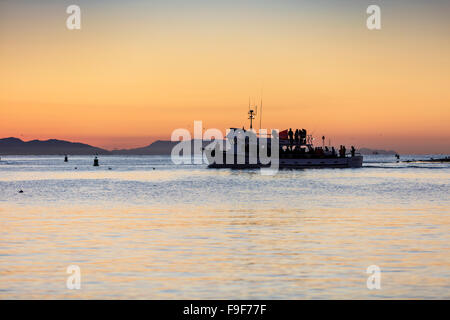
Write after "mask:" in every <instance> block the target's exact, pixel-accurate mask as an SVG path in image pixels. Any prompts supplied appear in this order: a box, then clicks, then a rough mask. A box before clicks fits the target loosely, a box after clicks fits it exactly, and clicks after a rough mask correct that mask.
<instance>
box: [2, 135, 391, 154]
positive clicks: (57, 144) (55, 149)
mask: <svg viewBox="0 0 450 320" xmlns="http://www.w3.org/2000/svg"><path fill="white" fill-rule="evenodd" d="M177 143H178V142H173V141H165V140H157V141H155V142H153V143H152V144H150V145H148V146H146V147H142V148H135V149H120V150H112V151H109V150H105V149H102V148H97V147H93V146H91V145H88V144H85V143H79V142H69V141H64V140H56V139H51V140H45V141H42V140H32V141H27V142H25V141H22V140H20V139H18V138H5V139H0V155H56V154H57V155H63V154H68V155H93V154H98V155H170V153H171V151H172V148H173V147H174V146H175V145H176V144H177ZM209 143H210V142H209V141H203V143H202V145H203V146H205V145H207V144H209ZM358 151H359V152H360V153H361V154H396V152H395V151H392V150H390V151H386V150H374V149H368V148H361V149H359V150H358Z"/></svg>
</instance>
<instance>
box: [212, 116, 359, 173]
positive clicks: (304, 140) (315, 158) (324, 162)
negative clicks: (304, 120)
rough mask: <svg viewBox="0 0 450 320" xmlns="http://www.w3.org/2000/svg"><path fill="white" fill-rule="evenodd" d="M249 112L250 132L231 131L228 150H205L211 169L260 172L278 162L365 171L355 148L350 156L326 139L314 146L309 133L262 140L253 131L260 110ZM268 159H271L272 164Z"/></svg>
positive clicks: (275, 134)
mask: <svg viewBox="0 0 450 320" xmlns="http://www.w3.org/2000/svg"><path fill="white" fill-rule="evenodd" d="M249 109H250V110H249V119H250V129H249V130H246V129H244V128H242V129H238V128H230V129H229V132H228V134H227V137H226V138H227V141H228V143H225V144H226V145H228V148H225V149H224V148H218V147H217V144H216V145H214V146H213V147H210V149H209V150H208V149H205V151H207V152H205V154H206V159H207V160H208V167H209V168H216V169H221V168H229V169H258V168H264V167H270V166H271V165H273V163H271V161H276V162H277V166H278V168H279V169H305V168H360V167H362V164H363V156H362V155H360V154H359V153H357V152H356V150H355V148H354V147H353V146H352V147H351V150H350V152H347V150H346V148H345V146H340V148H339V150H336V149H335V148H334V147H332V146H326V145H325V137H322V146H320V147H317V146H314V144H313V140H314V139H313V137H312V135H309V134H307V131H306V130H305V129H301V130H300V129H296V130H295V132H294V131H293V130H292V129H287V130H284V131H281V132H279V133H278V132H276V131H273V132H272V134H271V135H270V136H261V135H259V136H258V135H257V134H256V132H255V131H254V130H253V119H255V110H257V109H256V108H255V109H252V108H249ZM272 141H274V142H276V146H275V143H272ZM272 145H274V147H273V148H272ZM264 149H267V150H264ZM273 149H275V150H273ZM273 152H278V157H272V153H273ZM268 158H271V160H270V161H269V162H268V161H267V159H268Z"/></svg>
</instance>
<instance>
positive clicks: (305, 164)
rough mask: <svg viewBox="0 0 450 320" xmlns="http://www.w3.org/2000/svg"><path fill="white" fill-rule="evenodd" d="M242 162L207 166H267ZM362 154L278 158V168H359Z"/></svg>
mask: <svg viewBox="0 0 450 320" xmlns="http://www.w3.org/2000/svg"><path fill="white" fill-rule="evenodd" d="M245 162H246V163H244V164H238V163H222V164H220V163H215V162H214V163H210V164H209V165H208V167H209V168H215V169H222V168H228V169H258V168H264V167H269V166H270V165H263V164H261V163H255V164H250V163H249V161H248V159H247V161H245ZM362 164H363V156H354V157H343V158H316V159H279V166H278V168H279V169H307V168H360V167H362Z"/></svg>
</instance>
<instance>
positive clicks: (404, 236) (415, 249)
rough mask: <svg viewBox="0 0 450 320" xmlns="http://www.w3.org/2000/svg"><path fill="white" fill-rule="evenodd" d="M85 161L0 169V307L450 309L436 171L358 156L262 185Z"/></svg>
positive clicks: (33, 161) (241, 174)
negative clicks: (405, 301)
mask: <svg viewBox="0 0 450 320" xmlns="http://www.w3.org/2000/svg"><path fill="white" fill-rule="evenodd" d="M407 158H410V159H412V158H415V159H421V158H429V156H409V157H403V159H407ZM92 159H93V158H92V157H82V156H73V157H70V158H69V162H68V163H64V162H63V158H62V157H58V156H3V157H2V159H1V161H0V226H1V228H0V298H1V299H8V298H14V299H15V298H43V299H53V298H76V299H78V298H83V299H84V298H99V299H111V298H131V299H135V298H147V299H173V298H174V299H187V298H192V299H197V298H201V299H232V298H234V299H260V298H261V299H305V298H323V299H325V298H336V299H344V298H431V299H433V298H447V299H448V298H450V197H449V194H450V165H448V164H430V163H396V162H395V159H394V157H393V156H368V157H367V156H366V157H365V164H364V167H363V168H360V169H310V170H287V171H281V172H279V173H278V174H277V175H275V176H263V175H260V174H259V171H257V170H255V171H248V170H247V171H240V170H214V169H207V168H206V166H205V165H173V164H172V163H171V161H170V159H169V158H168V157H160V156H159V157H158V156H142V157H138V156H133V157H122V156H111V157H106V156H102V157H100V165H101V166H100V167H99V168H95V167H93V166H92ZM75 167H77V169H75ZM109 168H111V169H109ZM20 189H22V190H23V191H24V193H18V190H20ZM69 265H78V266H79V267H80V269H81V289H80V290H69V289H67V288H66V279H67V277H68V276H69V275H68V274H67V273H66V269H67V267H68V266H69ZM370 265H377V266H379V267H380V269H381V289H380V290H369V289H367V286H366V280H367V277H368V276H369V275H368V274H367V273H366V269H367V267H368V266H370Z"/></svg>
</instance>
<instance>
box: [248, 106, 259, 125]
mask: <svg viewBox="0 0 450 320" xmlns="http://www.w3.org/2000/svg"><path fill="white" fill-rule="evenodd" d="M248 109H249V110H248V119H249V120H250V130H252V129H253V119H255V118H256V115H257V113H258V106H255V109H252V108H251V107H250V106H249V107H248Z"/></svg>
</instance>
